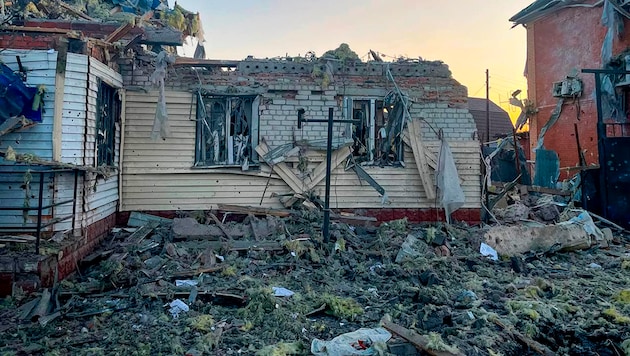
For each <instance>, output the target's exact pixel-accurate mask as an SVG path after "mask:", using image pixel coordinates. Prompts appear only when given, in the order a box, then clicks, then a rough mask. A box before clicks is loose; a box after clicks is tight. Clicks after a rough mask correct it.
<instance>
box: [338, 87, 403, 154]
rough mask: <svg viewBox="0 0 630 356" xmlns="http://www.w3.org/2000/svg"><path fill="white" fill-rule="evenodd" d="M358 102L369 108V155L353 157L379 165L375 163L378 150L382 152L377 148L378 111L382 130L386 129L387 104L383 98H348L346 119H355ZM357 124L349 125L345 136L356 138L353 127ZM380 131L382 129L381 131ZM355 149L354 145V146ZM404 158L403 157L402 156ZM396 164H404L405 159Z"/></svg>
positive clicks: (345, 103)
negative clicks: (378, 111)
mask: <svg viewBox="0 0 630 356" xmlns="http://www.w3.org/2000/svg"><path fill="white" fill-rule="evenodd" d="M356 102H364V105H367V108H368V111H369V112H368V117H367V120H366V121H367V124H368V125H367V130H368V137H367V142H366V145H365V146H366V148H367V153H366V154H365V155H354V154H353V157H354V158H355V159H356V158H366V159H367V162H370V163H371V164H375V165H378V163H377V162H376V161H375V159H378V158H377V156H379V154H377V150H380V147H377V136H378V132H377V129H376V127H377V110H380V111H381V114H380V120H382V124H383V125H382V126H381V127H382V128H384V127H386V126H387V125H386V122H385V117H384V115H385V110H384V109H385V104H384V102H383V99H382V98H376V97H365V96H356V97H353V96H348V97H345V98H344V111H343V114H344V116H345V117H346V118H349V119H354V112H355V110H356V109H355V103H356ZM354 125H355V124H352V123H348V124H347V125H346V128H345V130H346V133H345V135H347V137H352V138H354V135H353V126H354ZM379 130H380V129H379ZM353 147H354V145H353ZM401 157H403V156H401ZM396 162H404V157H403V159H402V160H400V161H396Z"/></svg>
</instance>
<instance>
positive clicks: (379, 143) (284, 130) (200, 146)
mask: <svg viewBox="0 0 630 356" xmlns="http://www.w3.org/2000/svg"><path fill="white" fill-rule="evenodd" d="M119 65H120V69H121V73H122V75H123V80H124V85H125V87H126V88H127V90H126V98H125V108H126V110H125V118H124V127H125V130H124V135H123V138H122V140H123V145H122V147H123V152H122V156H123V159H122V161H123V164H122V196H121V207H122V210H123V211H134V210H141V211H147V210H149V211H156V210H166V211H172V210H200V209H215V208H217V207H218V205H220V204H239V205H263V206H266V207H281V206H282V204H283V203H286V202H283V201H282V200H281V199H278V196H283V195H289V196H291V195H292V194H294V193H303V194H312V195H315V196H318V195H319V196H322V197H323V182H322V180H321V177H322V176H321V174H320V173H321V171H320V170H321V166H320V164H321V162H322V161H323V159H324V154H323V152H325V151H322V148H323V147H322V144H323V142H325V141H324V140H323V139H324V138H325V137H326V124H323V123H309V122H306V123H304V124H303V125H302V126H301V127H300V126H299V125H298V116H299V115H303V118H304V119H305V120H307V121H308V120H309V119H322V118H326V117H327V116H328V111H329V109H331V108H332V111H333V114H334V117H335V119H343V118H353V119H358V120H360V123H359V124H357V125H350V124H336V125H335V127H334V130H333V135H334V137H335V141H336V142H338V143H339V147H344V145H343V143H344V142H349V144H348V146H349V147H347V148H346V150H347V149H348V148H350V151H351V160H350V161H348V162H346V159H345V158H346V157H347V156H348V152H347V151H344V148H339V149H338V151H337V152H336V154H339V156H338V158H339V160H338V161H337V162H336V163H335V166H336V167H335V168H334V170H333V177H332V179H331V181H332V188H331V195H332V196H331V199H332V200H331V207H333V208H335V209H340V210H352V211H360V212H361V213H363V214H367V215H375V216H377V217H378V218H380V219H383V220H390V219H392V218H400V217H403V216H407V217H408V218H409V219H410V220H412V221H421V220H424V221H426V220H435V219H436V218H438V215H437V214H438V212H437V211H438V210H439V209H436V208H437V207H438V206H436V200H435V191H434V189H435V188H434V187H433V185H434V180H433V179H434V177H433V175H434V173H433V172H434V168H435V167H436V166H435V162H436V155H437V149H438V147H439V142H440V141H439V139H438V136H437V133H438V132H439V131H441V132H442V134H443V137H444V138H445V139H446V140H448V142H449V143H450V145H451V147H452V149H453V152H454V155H455V159H456V162H457V164H458V166H457V167H458V169H459V174H460V177H461V178H462V186H463V190H464V192H465V195H466V203H465V205H464V207H463V209H461V210H459V211H457V212H455V218H456V219H461V220H467V221H478V220H479V208H480V186H479V174H480V172H479V169H480V167H479V155H478V147H479V145H478V140H476V139H475V138H474V137H476V136H475V131H476V127H475V123H474V120H473V118H472V116H471V115H470V113H469V112H468V108H467V95H466V94H467V93H466V88H465V87H463V86H462V85H460V84H459V83H458V82H457V81H455V80H454V79H453V78H452V77H451V73H450V71H449V70H448V67H447V66H446V65H444V64H442V63H441V62H428V61H410V62H400V63H383V62H367V63H361V62H355V63H343V62H335V61H326V60H322V61H310V62H309V61H301V62H300V61H291V60H258V59H253V58H248V59H245V60H243V61H218V60H217V61H215V60H196V61H190V60H185V59H179V60H178V61H176V62H175V63H174V65H173V66H172V67H169V68H168V73H167V75H166V81H165V88H164V97H165V104H166V108H167V111H168V124H169V127H170V135H166V137H164V138H163V139H159V140H157V141H154V140H152V139H151V133H152V131H153V124H154V120H155V108H156V106H158V103H159V98H160V94H159V91H157V90H155V89H154V88H155V87H154V86H153V85H152V84H151V82H150V79H149V77H150V76H151V74H152V73H153V72H154V70H155V65H154V62H153V61H152V62H147V61H145V60H143V59H141V58H137V57H136V58H128V59H123V60H121V61H119ZM388 73H389V74H388ZM390 74H391V77H392V78H394V80H395V82H396V84H397V85H398V87H399V88H400V90H401V91H402V92H403V93H405V94H406V95H407V96H408V100H409V101H410V103H411V105H410V106H409V114H410V116H411V118H413V119H414V120H415V121H417V122H419V123H420V124H419V125H418V129H419V130H420V131H421V133H420V134H419V135H418V139H419V141H421V143H422V145H423V146H424V147H426V151H427V152H426V155H427V158H428V159H423V160H422V161H420V162H422V164H425V165H427V167H426V170H425V171H426V172H427V173H428V175H427V176H428V177H429V181H427V183H425V184H427V185H430V187H429V190H430V191H429V192H427V189H426V187H425V184H423V180H422V179H421V178H422V177H420V173H419V172H420V170H419V169H418V166H417V162H418V161H417V160H416V159H415V156H414V154H413V153H412V150H411V148H409V145H408V144H402V143H400V146H396V144H394V146H395V147H393V148H392V147H390V150H389V151H388V152H385V151H386V150H383V149H382V148H383V147H384V146H383V145H384V139H383V138H384V136H387V135H386V134H385V135H384V132H385V131H386V129H387V128H389V127H390V126H388V123H389V125H391V123H393V122H394V120H395V119H396V118H395V117H394V111H395V107H394V106H393V105H392V104H391V102H390V99H391V97H392V96H391V94H392V93H393V92H395V86H394V82H393V81H392V80H391V79H388V77H389V75H390ZM239 115H241V116H239ZM239 118H241V119H243V120H245V121H244V123H246V124H245V126H247V127H248V128H250V129H251V130H249V129H248V130H244V129H242V125H243V123H241V124H239V122H238V120H239ZM421 118H422V119H423V121H422V122H420V121H419V119H421ZM239 125H240V126H239ZM420 127H421V128H420ZM226 128H228V129H226ZM236 142H243V145H242V146H241V147H243V150H242V152H243V153H242V154H240V155H238V154H236V152H237V151H238V149H237V148H236V147H237V144H236ZM261 143H264V144H266V145H267V146H268V147H269V149H272V150H273V149H277V148H278V147H282V146H287V145H288V146H289V147H288V148H287V149H291V148H293V147H294V146H296V147H299V148H300V149H299V152H298V153H297V154H296V155H295V156H290V157H287V158H286V160H285V162H282V164H284V165H286V169H287V170H288V171H289V172H290V173H291V174H290V177H288V178H289V179H287V177H283V175H282V174H279V173H278V169H277V168H278V167H273V169H272V168H271V167H269V165H268V164H266V161H265V160H264V159H262V157H260V154H259V153H260V151H259V150H256V147H257V146H258V145H260V144H261ZM245 161H246V162H247V163H246V164H244V163H245ZM351 163H355V164H360V165H361V166H362V167H363V169H364V170H365V172H366V173H367V174H369V175H370V176H371V177H372V178H373V179H374V180H375V181H376V182H377V183H378V184H380V186H381V187H382V188H383V189H384V191H385V192H386V197H385V199H384V197H383V196H382V194H379V193H378V192H377V191H376V190H375V189H374V188H373V187H371V186H370V185H368V184H366V183H365V182H363V181H362V180H361V179H360V178H359V177H358V176H357V174H356V173H355V172H354V171H352V170H349V169H348V165H350V164H351ZM431 164H432V165H431ZM245 167H246V168H245ZM318 167H319V168H318ZM431 167H432V168H431ZM282 169H285V168H282ZM272 172H273V173H272ZM318 178H319V179H318ZM285 205H286V204H285Z"/></svg>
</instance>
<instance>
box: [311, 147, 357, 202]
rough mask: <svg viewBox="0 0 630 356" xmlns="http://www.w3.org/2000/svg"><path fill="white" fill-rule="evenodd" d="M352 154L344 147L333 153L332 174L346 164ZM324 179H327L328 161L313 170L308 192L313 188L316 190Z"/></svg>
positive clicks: (348, 148)
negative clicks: (343, 163) (338, 167)
mask: <svg viewBox="0 0 630 356" xmlns="http://www.w3.org/2000/svg"><path fill="white" fill-rule="evenodd" d="M351 153H352V151H350V147H342V148H340V149H338V150H336V151H335V152H333V153H332V157H331V161H330V166H331V169H330V170H331V172H332V170H334V169H335V168H337V166H339V165H340V164H341V163H342V162H344V161H345V160H346V158H348V156H349V155H350V154H351ZM324 178H326V161H324V162H322V163H320V164H319V165H318V166H317V167H316V168H315V170H313V176H312V177H311V182H310V183H309V184H308V186H307V189H306V190H307V191H310V190H312V189H313V188H315V186H316V185H318V184H319V183H320V182H321V181H322V180H324Z"/></svg>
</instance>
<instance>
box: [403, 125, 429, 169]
mask: <svg viewBox="0 0 630 356" xmlns="http://www.w3.org/2000/svg"><path fill="white" fill-rule="evenodd" d="M402 137H403V142H404V143H405V145H407V146H408V147H409V148H411V140H410V139H409V131H408V130H407V129H405V131H403V136H402ZM412 152H413V151H412ZM424 153H425V154H426V156H427V164H428V165H429V167H431V168H433V169H437V156H436V155H435V154H434V153H433V152H431V151H429V150H425V152H424Z"/></svg>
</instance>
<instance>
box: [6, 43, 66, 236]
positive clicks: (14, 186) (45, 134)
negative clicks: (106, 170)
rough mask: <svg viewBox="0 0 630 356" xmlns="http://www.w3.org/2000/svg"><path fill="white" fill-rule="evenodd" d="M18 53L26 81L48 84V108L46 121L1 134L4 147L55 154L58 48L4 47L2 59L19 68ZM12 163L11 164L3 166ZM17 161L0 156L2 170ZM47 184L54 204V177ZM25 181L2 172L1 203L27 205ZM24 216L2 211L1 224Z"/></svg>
mask: <svg viewBox="0 0 630 356" xmlns="http://www.w3.org/2000/svg"><path fill="white" fill-rule="evenodd" d="M16 56H19V57H20V60H21V62H22V65H23V67H24V68H25V69H26V84H27V85H28V86H31V87H36V86H38V85H44V86H45V87H46V94H45V95H44V112H43V114H42V121H41V122H39V123H38V124H37V125H35V126H33V127H30V128H28V129H26V130H23V131H19V132H14V133H11V134H7V135H4V136H2V137H0V150H2V151H5V150H6V149H7V147H8V146H11V147H12V148H13V149H14V150H15V151H16V152H17V153H20V154H25V153H29V154H34V155H35V156H37V157H39V158H42V159H51V158H52V129H53V113H54V109H53V107H54V102H55V95H56V94H57V93H56V92H57V91H56V88H55V68H56V65H57V52H55V51H51V52H48V51H38V50H12V49H4V50H2V51H0V60H1V61H2V62H3V63H4V64H6V65H7V66H8V67H10V68H11V69H12V70H13V71H17V70H18V69H19V66H18V62H17V59H16ZM4 164H8V166H3V165H4ZM11 165H13V162H5V161H4V160H3V159H2V158H0V170H10V169H12V167H11ZM37 180H38V176H37V175H33V183H32V184H31V189H32V190H31V194H32V195H34V196H35V199H30V204H31V206H35V205H36V204H37V194H38V190H37V189H38V187H37V183H36V182H37ZM45 181H46V182H47V184H45V186H44V194H43V196H44V204H45V205H47V204H50V202H51V197H52V190H51V189H49V187H50V183H52V178H45ZM23 183H24V175H1V174H0V205H2V206H5V207H6V206H23V204H24V200H25V191H24V189H22V188H21V187H20V186H21V185H22V184H23ZM29 215H30V217H29V220H31V221H35V215H36V212H35V211H31V212H30V214H29ZM44 215H46V216H45V219H49V218H50V215H51V211H50V209H47V210H46V211H45V212H44ZM22 223H23V216H22V212H21V211H0V226H1V225H2V224H11V225H21V224H22Z"/></svg>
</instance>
